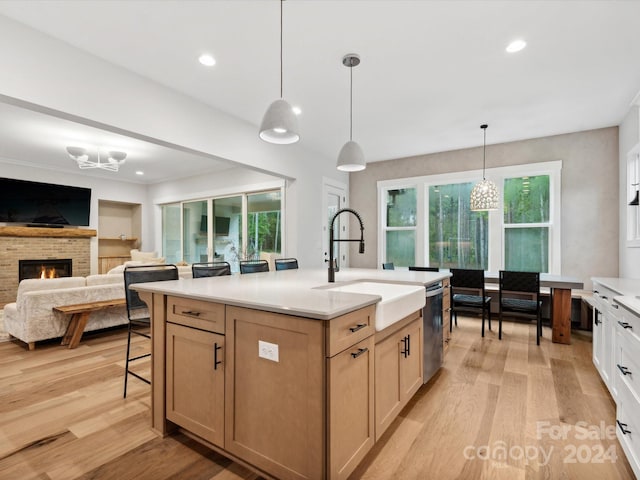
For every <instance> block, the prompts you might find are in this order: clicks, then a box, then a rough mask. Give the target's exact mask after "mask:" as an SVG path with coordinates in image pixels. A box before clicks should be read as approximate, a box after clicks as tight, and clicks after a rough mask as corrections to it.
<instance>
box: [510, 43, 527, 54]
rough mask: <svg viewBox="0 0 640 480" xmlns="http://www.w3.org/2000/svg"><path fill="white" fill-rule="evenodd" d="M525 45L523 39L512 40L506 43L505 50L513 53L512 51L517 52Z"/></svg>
mask: <svg viewBox="0 0 640 480" xmlns="http://www.w3.org/2000/svg"><path fill="white" fill-rule="evenodd" d="M526 46H527V42H525V41H524V40H514V41H513V42H511V43H510V44H509V45H507V48H506V50H507V52H509V53H514V52H519V51H520V50H522V49H523V48H524V47H526Z"/></svg>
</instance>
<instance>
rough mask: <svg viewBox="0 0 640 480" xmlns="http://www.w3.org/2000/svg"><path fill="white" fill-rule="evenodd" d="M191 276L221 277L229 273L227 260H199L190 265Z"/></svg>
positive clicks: (229, 266) (229, 267) (229, 268)
mask: <svg viewBox="0 0 640 480" xmlns="http://www.w3.org/2000/svg"><path fill="white" fill-rule="evenodd" d="M191 273H192V274H193V278H204V277H222V276H224V275H231V265H229V262H199V263H194V264H192V265H191Z"/></svg>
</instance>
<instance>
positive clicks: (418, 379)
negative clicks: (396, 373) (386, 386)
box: [400, 318, 423, 406]
mask: <svg viewBox="0 0 640 480" xmlns="http://www.w3.org/2000/svg"><path fill="white" fill-rule="evenodd" d="M422 328H423V326H422V318H420V319H418V320H416V321H415V322H413V323H412V324H411V325H408V326H407V327H406V328H404V329H403V331H402V335H403V338H406V340H405V341H404V342H401V343H402V347H403V350H404V353H402V350H401V355H402V357H401V362H400V365H401V368H400V391H401V395H402V397H401V399H402V406H404V405H406V404H407V402H408V401H409V400H410V399H411V397H413V394H414V393H416V392H417V391H418V389H419V388H420V387H421V386H422V367H423V354H422V349H423V340H422Z"/></svg>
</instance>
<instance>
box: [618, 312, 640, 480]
mask: <svg viewBox="0 0 640 480" xmlns="http://www.w3.org/2000/svg"><path fill="white" fill-rule="evenodd" d="M620 314H621V315H620V320H619V321H618V322H616V325H615V327H614V332H615V337H616V343H615V345H616V347H615V358H614V370H613V373H612V376H613V383H614V387H615V390H616V392H617V400H616V403H617V410H616V434H617V436H618V440H619V441H620V444H621V445H622V448H623V449H624V452H625V454H626V456H627V460H628V461H629V464H630V465H631V468H633V471H634V472H635V474H636V476H637V477H639V478H640V415H639V414H638V412H640V316H638V315H636V314H634V313H632V312H631V311H629V310H627V309H625V308H624V307H622V308H620Z"/></svg>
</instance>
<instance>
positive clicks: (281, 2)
mask: <svg viewBox="0 0 640 480" xmlns="http://www.w3.org/2000/svg"><path fill="white" fill-rule="evenodd" d="M283 3H284V0H280V98H284V97H283V95H282V76H283V75H282V23H283V22H282V4H283Z"/></svg>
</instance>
